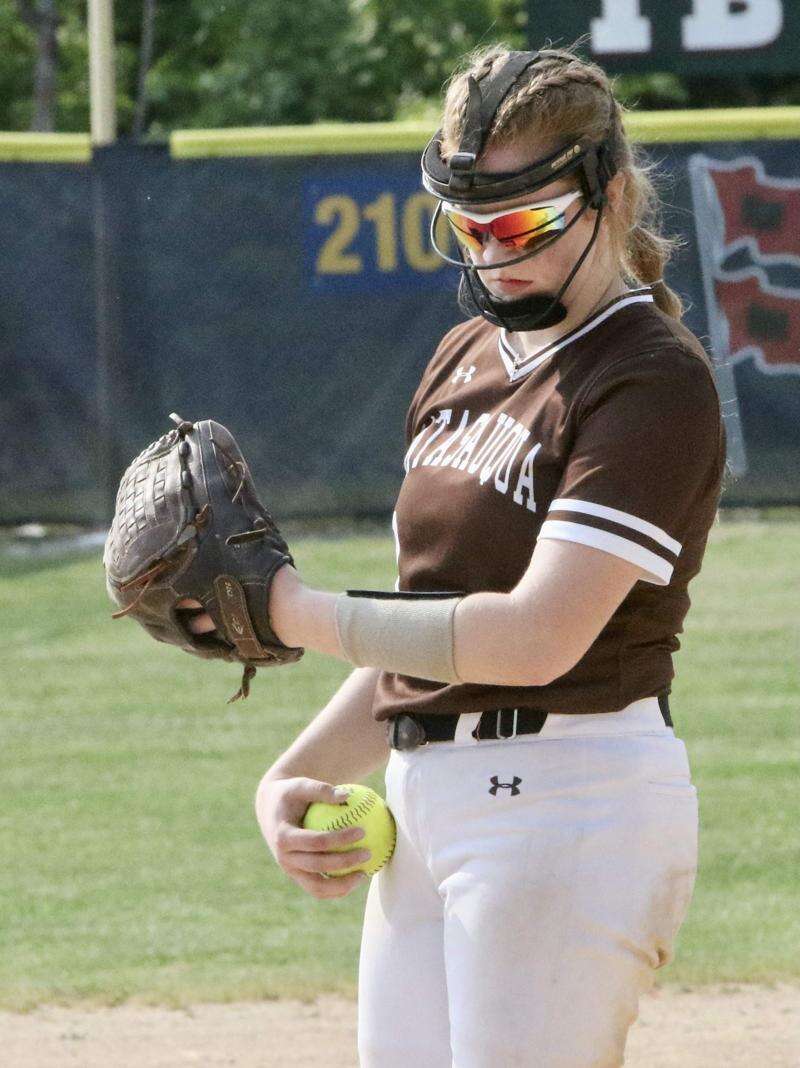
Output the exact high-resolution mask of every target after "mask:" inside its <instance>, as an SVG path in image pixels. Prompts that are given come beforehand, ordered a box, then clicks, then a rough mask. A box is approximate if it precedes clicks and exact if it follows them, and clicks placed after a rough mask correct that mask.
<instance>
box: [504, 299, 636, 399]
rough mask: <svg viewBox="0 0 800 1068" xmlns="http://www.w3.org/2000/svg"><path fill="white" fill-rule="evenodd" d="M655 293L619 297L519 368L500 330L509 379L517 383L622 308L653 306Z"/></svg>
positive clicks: (506, 334) (505, 332) (505, 335)
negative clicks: (639, 305)
mask: <svg viewBox="0 0 800 1068" xmlns="http://www.w3.org/2000/svg"><path fill="white" fill-rule="evenodd" d="M652 303H653V293H652V290H650V289H634V290H631V292H630V293H629V294H628V296H621V297H618V298H617V299H616V300H615V301H613V302H612V303H611V304H609V305H608V306H607V307H606V308H604V309H603V310H602V311H600V312H598V313H597V314H596V315H595V316H594V317H593V318H590V319H588V320H587V321H586V322H585V323H584V324H583V326H581V327H579V328H577V329H576V330H570V331H569V333H567V334H565V335H564V337H562V338H561V339H560V340H559V341H554V342H552V344H550V345H548V346H547V348H545V349H543V350H542V351H541V352H540V353H537V355H536V356H532V357H531V358H530V360H528V362H527V363H522V364H520V365H519V366H517V365H516V364H515V362H514V358H515V357H517V358H518V357H519V353H517V352H515V351H514V348H513V346H512V345H511V344H510V342H509V340H508V331H507V330H506V328H505V327H502V328H501V330H500V336H499V337H498V339H497V347H498V350H499V352H500V359H501V360H502V361H503V364H504V366H505V369H506V371H507V372H508V377H509V380H510V381H511V382H515V381H516V380H517V379H518V378H522V377H523V376H524V375H527V374H530V372H531V371H533V370H535V369H536V368H537V367H538V366H539V365H540V364H541V363H544V361H545V360H547V359H549V358H550V357H551V356H554V355H555V354H556V353H557V352H560V351H561V349H563V348H565V347H566V346H567V345H571V344H572V342H573V341H577V340H578V339H579V338H582V337H584V336H585V335H586V334H588V333H589V332H590V331H591V330H594V328H595V327H596V326H599V325H600V324H601V323H604V322H605V321H606V319H608V318H609V317H610V316H611V315H613V314H614V313H615V312H618V311H620V310H621V309H622V308H627V307H628V305H630V304H652Z"/></svg>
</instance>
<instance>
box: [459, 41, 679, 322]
mask: <svg viewBox="0 0 800 1068" xmlns="http://www.w3.org/2000/svg"><path fill="white" fill-rule="evenodd" d="M540 54H541V57H542V58H541V60H540V61H539V62H538V63H537V64H535V65H534V66H533V67H529V68H528V70H527V71H525V73H524V74H523V76H522V79H521V84H519V85H518V86H517V88H516V89H514V90H512V92H510V93H509V94H508V95H507V96H506V98H505V99H504V100H503V102H502V103H501V105H500V107H499V108H498V110H497V114H496V115H495V118H494V122H493V124H492V128H491V130H490V131H489V139H488V142H487V145H488V146H491V147H499V146H507V145H510V144H520V143H524V142H526V141H528V142H531V141H532V142H535V143H536V144H537V145H538V146H541V149H542V151H541V155H547V154H549V153H550V152H555V151H556V150H557V149H558V148H559V147H560V146H561V145H562V144H564V143H566V142H569V141H573V140H577V139H578V138H579V137H590V138H592V139H593V140H595V141H600V140H602V139H603V138H604V137H606V136H607V135H608V134H609V133H611V135H612V138H611V140H612V143H613V144H614V145H615V153H616V163H617V167H618V170H619V172H621V173H622V175H623V176H624V179H625V186H624V190H623V193H622V196H621V198H620V202H619V204H618V205H617V206H616V208H615V209H613V210H608V211H607V214H606V216H605V218H606V220H607V222H608V228H609V236H610V239H611V246H612V249H613V252H614V254H615V256H616V258H617V260H618V262H619V264H620V266H621V269H622V273H623V275H624V276H625V277H626V279H627V280H628V282H629V283H633V284H634V285H649V286H652V287H653V297H654V300H655V302H656V304H657V305H658V307H659V308H661V310H662V311H664V312H666V313H667V314H668V315H671V316H674V318H676V319H680V318H681V317H682V315H683V303H682V301H681V298H680V297H679V296H678V294H677V293H675V292H674V290H672V289H670V288H669V286H667V285H666V283H665V282H664V280H663V275H664V268H665V267H666V265H667V263H668V262H669V260H670V258H671V256H672V254H673V253H674V251H675V250H676V248H678V247H679V246H680V244H681V240H680V238H675V237H668V236H666V235H665V234H664V233H663V232H662V228H661V213H660V200H659V196H658V193H657V191H656V188H655V185H654V184H653V179H652V177H651V174H652V171H653V170H654V165H653V164H651V163H648V162H646V161H645V160H644V158H643V157H642V155H641V152H640V150H639V149H638V148H637V147H636V146H634V145H632V144H631V142H630V141H629V139H628V136H627V134H626V132H625V127H624V115H625V109H624V107H623V106H622V104H621V103H620V102H619V101H618V100H617V99H616V97H615V96H614V90H613V85H612V83H611V81H610V79H609V77H608V75H607V74H606V72H605V71H604V70H603V69H602V67H599V66H598V65H597V64H596V63H592V62H590V61H588V60H584V59H582V58H581V57H580V56H579V55H578V54H577V53H576V52H575V51H574V50H573V49H571V48H546V49H541V50H540ZM508 55H509V50H508V49H507V48H505V47H503V46H502V45H491V46H489V47H487V48H482V49H479V50H478V51H476V52H473V53H471V54H470V55H468V56H467V57H466V63H465V65H464V66H463V67H462V69H460V70H459V71H457V72H456V73H455V74H454V76H453V78H452V79H451V81H450V84H449V86H448V89H447V95H446V97H445V104H444V115H443V120H442V143H441V154H442V158H443V159H444V160H445V161H446V160H448V159H449V158H450V156H452V155H453V153H454V152H457V151H458V146H459V143H460V141H461V131H462V129H463V127H464V122H465V118H466V110H467V100H468V95H469V90H468V87H467V79H468V78H469V77H470V76H471V77H473V78H476V79H478V80H480V79H481V78H482V77H484V76H485V75H487V74H490V73H494V72H495V71H497V70H499V69H500V68H501V67H502V66H503V64H504V63H505V62H506V60H507V59H508Z"/></svg>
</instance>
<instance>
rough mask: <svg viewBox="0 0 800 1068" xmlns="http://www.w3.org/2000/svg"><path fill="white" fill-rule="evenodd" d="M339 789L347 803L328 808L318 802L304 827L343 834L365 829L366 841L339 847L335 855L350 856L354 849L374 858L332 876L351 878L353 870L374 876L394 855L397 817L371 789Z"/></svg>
mask: <svg viewBox="0 0 800 1068" xmlns="http://www.w3.org/2000/svg"><path fill="white" fill-rule="evenodd" d="M336 789H337V790H347V791H348V797H347V800H346V801H345V802H344V804H341V805H328V804H325V803H324V802H322V801H315V802H314V803H313V804H311V805H309V806H308V809H307V810H306V814H305V816H304V817H303V826H304V827H305V828H306V829H307V830H310V831H341V830H344V828H345V827H363V829H364V837H363V838H360V839H359V840H358V841H357V842H353V843H352V844H351V845H346V846H339V847H337V848H336V849H334V850H331V852H334V853H346V852H348V851H350V850H353V849H368V850H369V851H370V853H371V854H372V856H371V857H370V858H369V860H365V861H364V863H363V864H354V865H353V867H352V868H342V869H341V870H340V871H332V872H330V873H329V874H330V875H331V876H332V877H334V878H338V877H339V876H341V875H347V874H348V873H349V872H351V871H363V872H365V873H366V874H367V875H374V874H375V872H377V871H380V869H381V868H382V867H383V866H384V864H386V863H387V862H388V860H389V858H390V857H391V855H392V853H393V852H394V845H395V842H396V840H397V828H396V827H395V822H394V817H393V816H392V814H391V812H390V811H389V809H388V808H387V807H386V805H385V803H384V801H383V799H382V798H381V797H380V796H379V795H378V794H376V793H375V791H374V790H371V789H370V788H369V786H360V785H359V784H357V783H345V784H343V785H342V786H337V787H336Z"/></svg>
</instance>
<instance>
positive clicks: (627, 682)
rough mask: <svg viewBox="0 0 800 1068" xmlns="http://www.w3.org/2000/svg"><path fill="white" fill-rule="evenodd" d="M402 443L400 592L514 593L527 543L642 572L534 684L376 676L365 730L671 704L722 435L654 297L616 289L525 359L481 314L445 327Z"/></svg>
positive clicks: (711, 397) (700, 365) (711, 386)
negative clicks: (603, 556)
mask: <svg viewBox="0 0 800 1068" xmlns="http://www.w3.org/2000/svg"><path fill="white" fill-rule="evenodd" d="M406 435H407V445H408V451H407V453H406V458H405V470H406V474H405V478H404V481H403V484H402V487H401V490H400V494H399V496H398V500H397V509H396V513H395V521H394V523H395V532H396V535H397V549H398V569H399V580H398V589H400V590H418V591H424V590H431V591H445V590H449V591H458V592H463V593H476V592H478V591H481V590H494V591H508V590H511V589H512V588H513V587H514V586H515V585H516V584H517V583H518V582H519V580H520V579H521V578H522V576H523V574H524V572H525V571H526V569H527V567H528V565H529V564H530V559H531V554H532V553H533V549H534V546H535V544H536V541H537V539H539V538H558V539H562V540H566V541H574V542H578V543H580V544H582V545H590V546H594V547H595V548H597V549H601V550H603V551H604V552H608V553H613V554H614V555H615V556H619V557H622V558H623V559H624V560H629V561H631V562H632V563H635V564H637V565H638V566H639V567H640V568H641V569H642V572H643V574H642V577H641V578H640V579H639V580H637V582H636V583H635V584H634V586H633V588H632V589H631V591H630V593H629V594H628V596H627V597H626V598H625V599H624V601H623V602H622V604H621V605H620V606H619V608H618V609H617V610H616V612H615V613H614V614H613V616H612V617H611V619H610V620H609V622H608V623H607V625H606V626H605V627H604V629H603V630H602V632H601V633H600V634H599V636H598V637H597V639H596V640H595V641H594V643H593V644H592V646H591V647H590V648H589V650H588V651H587V652H586V654H585V655H584V656H583V657H582V658H581V659H580V660H579V662H578V663H577V664H576V665H575V666H574V667H573V668H572V669H571V670H570V671H568V672H566V673H565V674H564V675H561V676H560V677H559V678H557V679H555V680H554V681H552V682H550V683H548V684H547V685H546V686H525V687H516V686H515V687H506V686H490V685H477V684H473V683H470V684H462V685H446V684H442V683H438V682H430V681H427V680H424V679H416V678H410V677H408V676H404V675H396V674H390V673H386V672H384V673H383V674H382V675H381V678H380V680H379V684H378V688H377V692H376V699H375V705H374V714H375V716H376V718H378V719H386V718H388V717H389V716H391V715H394V714H396V713H397V712H425V713H431V712H477V711H481V710H485V709H492V708H506V707H526V708H527V707H530V708H538V709H542V710H545V711H549V712H565V713H581V712H583V713H587V712H611V711H615V710H617V709H620V708H624V707H625V706H626V705H627V704H629V703H630V702H631V701H634V700H637V699H638V698H642V697H648V696H652V695H656V694H662V693H668V692H669V689H670V680H671V679H672V677H673V674H674V672H673V667H672V655H671V654H672V653H673V652H674V651H675V650H676V649H678V647H679V642H678V639H677V637H676V635H677V634H679V633H680V632H681V630H682V624H683V620H684V617H685V615H686V612H687V610H688V608H689V596H688V593H687V586H688V584H689V581H690V579H691V578H692V577H693V576H694V575H696V574H697V573H698V571H699V570H700V565H701V561H702V557H703V552H704V549H705V544H706V539H707V536H708V531H709V528H710V526H711V524H712V522H713V521H714V517H715V514H716V509H717V505H718V502H719V495H720V488H721V482H722V474H723V470H724V461H725V436H724V430H723V426H722V420H721V415H720V403H719V397H718V394H717V390H716V386H715V383H714V378H713V373H712V370H711V365H710V363H709V360H708V357H707V356H706V355H705V353H704V352H703V349H702V346H701V345H700V343H699V342H698V341H697V339H696V338H695V337H694V336H693V335H692V334H691V333H690V332H689V331H688V330H687V329H686V328H685V327H683V326H682V325H681V324H680V323H679V322H678V321H677V320H675V319H672V318H670V317H669V316H667V315H665V314H663V313H662V312H661V311H659V309H658V308H657V307H656V305H655V304H654V302H653V297H652V293H651V291H650V290H649V289H637V290H631V291H629V292H628V293H625V294H623V295H622V296H621V297H618V298H617V299H616V300H614V301H612V302H611V303H610V304H608V305H607V306H605V307H604V308H602V309H600V310H599V311H597V312H595V313H594V314H593V315H592V316H590V318H589V319H587V320H586V321H585V322H584V323H582V324H581V325H580V326H578V327H576V328H575V329H573V330H571V331H569V333H567V334H565V335H564V336H562V337H561V338H560V339H559V340H558V341H555V342H554V343H552V344H551V345H549V346H548V347H547V348H545V349H544V350H543V351H541V352H540V353H538V354H537V355H536V356H533V357H529V358H525V357H524V356H520V355H518V354H517V353H516V352H515V349H514V335H513V334H512V335H507V334H506V332H505V331H503V330H499V329H498V328H497V327H494V326H492V325H491V324H489V323H488V322H486V321H485V320H484V319H482V318H475V319H471V320H469V321H468V322H465V323H461V324H460V325H458V326H456V327H455V328H454V329H453V330H451V331H450V332H449V333H448V334H447V335H446V336H445V338H444V339H443V341H442V342H441V344H440V345H439V347H438V349H437V351H436V353H435V354H434V356H433V359H432V360H431V362H430V363H429V365H428V367H427V368H426V370H425V372H424V373H423V376H422V380H421V382H420V385H419V388H418V389H417V392H416V393H415V395H414V397H413V400H412V402H411V407H410V409H409V412H408V419H407V425H406Z"/></svg>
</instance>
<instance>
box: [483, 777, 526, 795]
mask: <svg viewBox="0 0 800 1068" xmlns="http://www.w3.org/2000/svg"><path fill="white" fill-rule="evenodd" d="M489 782H490V783H491V784H492V785H491V786H490V787H489V793H490V794H492V795H493V796H494V797H497V791H498V790H510V791H511V796H512V797H516V796H517V794H518V793H519V784H520V783H521V782H522V779H520V778H518V777H517V776H516V775H515V776H514V778H513V779H512V780H511V782H499V781H498V778H497V776H496V775H493V776H492V777H491V779H489Z"/></svg>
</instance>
